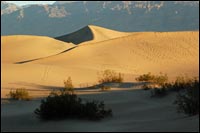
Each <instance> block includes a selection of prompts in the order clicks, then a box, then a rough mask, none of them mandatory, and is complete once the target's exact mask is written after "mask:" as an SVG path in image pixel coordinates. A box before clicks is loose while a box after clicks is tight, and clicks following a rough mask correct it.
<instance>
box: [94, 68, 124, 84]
mask: <svg viewBox="0 0 200 133" xmlns="http://www.w3.org/2000/svg"><path fill="white" fill-rule="evenodd" d="M98 82H99V83H100V84H103V83H112V82H115V83H121V82H123V75H122V74H121V73H116V72H115V71H113V70H104V71H103V72H101V73H100V74H99V80H98Z"/></svg>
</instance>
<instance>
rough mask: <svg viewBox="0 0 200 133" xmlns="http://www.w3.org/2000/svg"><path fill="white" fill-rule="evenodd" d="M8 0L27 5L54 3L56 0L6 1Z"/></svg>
mask: <svg viewBox="0 0 200 133" xmlns="http://www.w3.org/2000/svg"><path fill="white" fill-rule="evenodd" d="M6 2H9V3H14V4H17V5H20V6H22V5H27V4H52V3H54V2H55V1H6Z"/></svg>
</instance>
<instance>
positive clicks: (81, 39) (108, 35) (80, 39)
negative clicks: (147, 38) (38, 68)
mask: <svg viewBox="0 0 200 133" xmlns="http://www.w3.org/2000/svg"><path fill="white" fill-rule="evenodd" d="M130 34H132V33H131V32H130V33H127V32H119V31H114V30H110V29H106V28H103V27H99V26H94V25H88V26H86V27H83V28H81V29H80V30H78V31H76V32H73V33H71V34H67V35H63V36H59V37H56V38H55V39H58V40H61V41H64V42H72V43H74V44H83V43H95V42H101V41H104V40H109V39H112V38H117V37H122V36H127V35H130Z"/></svg>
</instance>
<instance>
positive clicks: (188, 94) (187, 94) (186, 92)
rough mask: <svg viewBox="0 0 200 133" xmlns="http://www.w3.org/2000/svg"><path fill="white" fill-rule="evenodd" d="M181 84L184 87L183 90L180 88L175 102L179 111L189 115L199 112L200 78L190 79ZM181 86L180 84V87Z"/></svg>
mask: <svg viewBox="0 0 200 133" xmlns="http://www.w3.org/2000/svg"><path fill="white" fill-rule="evenodd" d="M180 85H181V87H183V88H182V89H181V91H180V90H179V92H178V95H177V97H176V100H175V102H174V104H176V105H177V110H178V112H183V113H185V114H188V115H196V114H199V80H197V79H194V80H189V81H188V82H184V84H180ZM175 87H177V85H176V86H175ZM181 87H180V86H178V89H179V88H181Z"/></svg>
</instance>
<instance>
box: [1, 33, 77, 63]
mask: <svg viewBox="0 0 200 133" xmlns="http://www.w3.org/2000/svg"><path fill="white" fill-rule="evenodd" d="M74 46H75V45H74V44H72V43H65V42H62V41H58V40H55V39H53V38H50V37H45V36H28V35H14V36H2V37H1V56H2V57H1V62H3V63H16V62H23V61H26V60H34V59H37V58H44V57H48V56H51V55H55V54H58V53H61V52H63V51H66V50H67V49H70V48H72V47H74Z"/></svg>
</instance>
